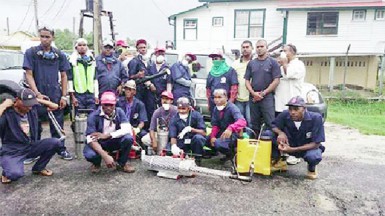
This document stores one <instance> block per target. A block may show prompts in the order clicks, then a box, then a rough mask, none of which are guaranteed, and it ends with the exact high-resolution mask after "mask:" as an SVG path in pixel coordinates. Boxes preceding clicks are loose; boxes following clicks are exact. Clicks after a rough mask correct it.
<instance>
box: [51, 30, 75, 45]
mask: <svg viewBox="0 0 385 216" xmlns="http://www.w3.org/2000/svg"><path fill="white" fill-rule="evenodd" d="M75 37H76V36H75V34H73V33H72V32H71V31H70V30H69V29H64V30H61V29H56V30H55V44H56V46H57V48H59V49H61V50H73V45H74V39H75Z"/></svg>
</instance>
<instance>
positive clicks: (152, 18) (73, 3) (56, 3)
mask: <svg viewBox="0 0 385 216" xmlns="http://www.w3.org/2000/svg"><path fill="white" fill-rule="evenodd" d="M37 2H38V14H39V22H40V24H41V25H47V26H50V27H52V28H55V29H58V28H60V29H64V28H68V29H70V30H71V31H72V29H73V24H72V23H73V17H75V21H76V27H75V29H76V33H77V32H78V29H79V19H80V16H79V14H80V10H81V9H85V8H86V6H85V5H86V3H85V2H86V0H37ZM103 4H104V10H109V11H112V12H113V15H114V17H115V19H116V21H115V29H116V32H118V33H119V35H117V39H125V38H126V37H129V38H131V39H139V38H145V39H147V40H148V41H150V43H152V45H153V46H156V43H157V42H158V43H159V45H164V41H166V40H173V27H172V26H170V25H169V24H168V19H167V17H168V16H170V15H172V14H176V13H179V12H182V11H185V10H188V9H191V8H194V7H197V6H199V5H202V3H201V2H199V1H198V0H103ZM0 5H1V9H0V10H1V13H0V32H1V34H4V33H6V28H7V25H6V19H7V17H9V24H10V32H11V33H12V32H15V31H18V30H22V31H28V32H34V31H35V29H36V28H35V22H34V18H33V17H34V7H33V0H0ZM102 20H103V23H102V28H103V37H110V36H109V35H108V33H109V32H106V31H107V30H109V26H108V25H107V24H108V23H107V19H106V18H103V19H102ZM85 25H86V29H85V31H86V32H90V31H92V21H91V19H90V18H88V19H85Z"/></svg>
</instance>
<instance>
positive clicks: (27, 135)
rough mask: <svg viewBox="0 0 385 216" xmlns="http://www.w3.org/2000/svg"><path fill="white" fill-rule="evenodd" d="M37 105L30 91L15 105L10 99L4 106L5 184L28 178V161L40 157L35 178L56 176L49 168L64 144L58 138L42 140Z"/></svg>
mask: <svg viewBox="0 0 385 216" xmlns="http://www.w3.org/2000/svg"><path fill="white" fill-rule="evenodd" d="M37 104H38V102H37V99H36V95H35V93H34V92H33V91H32V90H30V89H22V90H20V91H19V92H18V93H17V97H16V99H15V101H14V102H13V101H12V100H11V99H6V100H5V101H3V103H1V104H0V137H1V142H2V147H1V150H0V155H1V158H0V159H1V160H0V161H1V167H2V169H3V173H2V175H1V183H3V184H7V183H11V182H12V181H16V180H18V179H19V178H21V177H23V176H24V164H23V161H24V159H26V158H36V157H39V159H38V160H37V162H36V163H35V165H34V166H33V167H32V172H33V173H34V174H39V175H42V176H52V174H53V172H52V171H51V170H48V169H46V168H45V167H46V165H47V164H48V162H49V161H50V160H51V158H52V157H53V155H54V154H55V152H57V151H58V150H59V149H61V148H63V144H62V143H61V142H60V140H59V139H57V138H47V139H43V140H39V139H38V136H39V135H38V133H39V132H38V116H37V111H36V108H37V107H36V106H35V105H37Z"/></svg>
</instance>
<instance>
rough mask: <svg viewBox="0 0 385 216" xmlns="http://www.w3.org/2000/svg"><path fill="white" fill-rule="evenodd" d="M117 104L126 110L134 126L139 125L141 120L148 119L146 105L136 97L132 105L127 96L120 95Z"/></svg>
mask: <svg viewBox="0 0 385 216" xmlns="http://www.w3.org/2000/svg"><path fill="white" fill-rule="evenodd" d="M116 106H117V107H120V108H121V109H122V110H123V111H124V113H125V114H126V117H127V118H128V119H129V121H130V124H131V125H132V126H133V127H138V125H139V123H140V122H147V121H148V119H147V112H146V107H145V106H144V104H143V102H142V101H140V100H138V99H137V98H135V97H134V100H133V102H132V104H131V106H130V105H129V104H128V102H127V99H126V98H125V97H120V98H119V100H118V103H117V104H116Z"/></svg>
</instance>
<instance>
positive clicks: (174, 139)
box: [169, 97, 206, 165]
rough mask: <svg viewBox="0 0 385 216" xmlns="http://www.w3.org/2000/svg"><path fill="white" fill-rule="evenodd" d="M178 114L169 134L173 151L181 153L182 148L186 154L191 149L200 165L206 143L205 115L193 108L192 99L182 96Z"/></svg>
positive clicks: (178, 102)
mask: <svg viewBox="0 0 385 216" xmlns="http://www.w3.org/2000/svg"><path fill="white" fill-rule="evenodd" d="M177 107H178V114H177V115H176V116H174V118H172V120H171V123H170V131H169V135H170V138H171V151H172V153H173V154H174V155H179V154H180V152H181V149H183V151H184V152H185V153H186V154H189V151H190V150H191V151H192V153H193V155H194V157H195V161H196V163H197V165H200V162H201V158H202V154H203V146H204V145H205V143H206V125H205V122H204V120H203V116H202V115H201V114H200V113H199V112H197V111H195V110H192V108H191V105H190V100H189V99H188V98H186V97H181V98H179V99H178V101H177Z"/></svg>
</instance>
